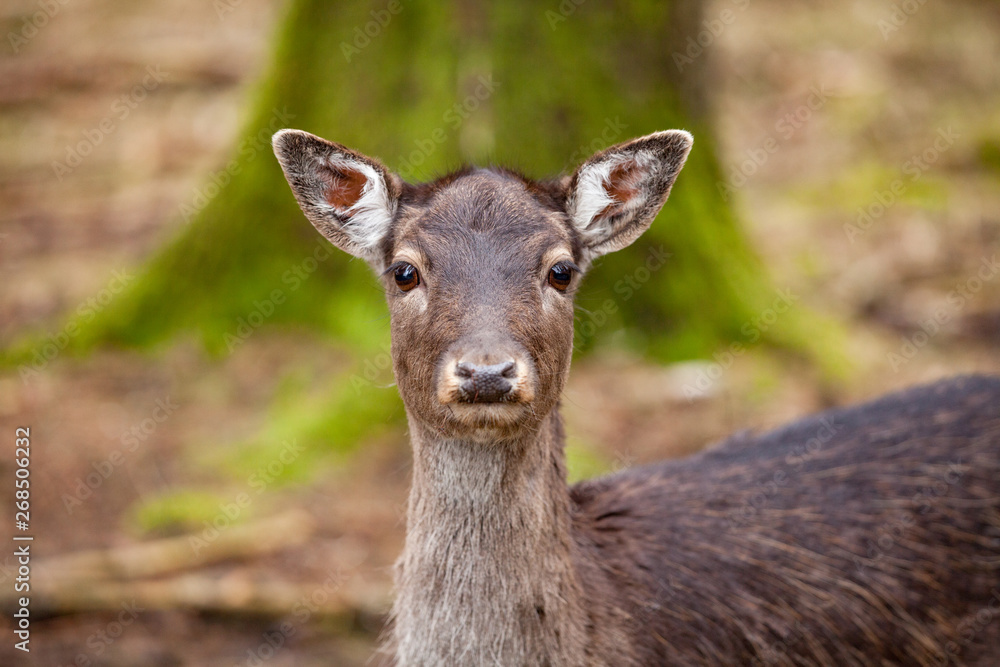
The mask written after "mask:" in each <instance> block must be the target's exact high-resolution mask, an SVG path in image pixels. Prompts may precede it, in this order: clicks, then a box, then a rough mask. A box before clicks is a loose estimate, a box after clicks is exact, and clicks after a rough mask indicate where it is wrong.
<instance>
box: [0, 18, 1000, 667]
mask: <svg viewBox="0 0 1000 667" xmlns="http://www.w3.org/2000/svg"><path fill="white" fill-rule="evenodd" d="M336 4H339V5H340V6H335V5H336ZM0 22H2V24H0V27H2V32H3V34H4V40H3V42H4V43H3V45H2V46H0V53H2V56H0V73H2V76H0V141H2V145H0V203H2V205H0V285H2V289H0V348H2V349H0V420H2V422H0V423H2V424H3V433H4V435H3V438H4V439H5V440H4V441H5V442H8V443H9V444H10V446H9V447H8V446H5V447H4V451H5V452H9V454H8V455H5V456H4V457H3V458H2V459H0V473H2V475H0V476H2V479H3V480H4V481H3V486H2V488H0V498H2V501H0V503H2V507H4V508H6V510H5V511H7V512H8V513H9V514H11V515H12V514H13V511H14V508H13V493H14V484H13V481H14V462H13V439H14V429H15V428H16V427H19V426H28V427H30V428H31V433H32V463H31V482H32V487H31V490H32V496H31V504H32V507H31V510H32V512H31V528H30V533H31V534H32V535H33V536H34V537H35V541H34V542H33V547H32V549H33V559H32V572H31V578H32V579H31V585H32V592H31V596H32V597H31V612H32V626H31V628H32V635H31V649H32V651H31V654H30V656H25V655H24V654H22V653H21V652H19V651H15V650H14V649H13V646H12V644H13V641H11V640H10V637H12V633H11V631H12V629H13V624H12V620H11V615H10V613H9V612H11V611H13V609H14V599H15V598H14V590H13V584H14V578H15V577H16V576H17V571H16V562H15V559H14V557H13V556H12V555H7V556H0V601H2V602H3V606H4V614H3V616H2V617H0V618H2V620H0V626H2V627H3V633H4V635H5V636H6V637H8V639H7V640H5V641H4V642H3V644H2V645H0V664H5V665H6V664H39V665H42V664H44V665H164V666H167V665H171V666H172V665H220V664H222V665H260V664H267V665H275V666H278V665H320V664H337V665H362V664H365V662H366V660H367V658H368V657H369V656H370V655H371V653H372V651H373V649H374V646H375V644H376V642H377V638H378V633H379V631H380V628H381V627H382V623H383V622H384V615H385V612H386V611H387V609H388V605H389V601H390V599H391V568H392V563H393V560H394V558H395V557H396V555H397V554H398V553H399V551H400V549H401V544H402V536H403V530H404V527H405V511H404V510H405V501H406V492H407V485H408V475H409V466H410V459H409V451H408V447H407V441H406V427H405V418H404V415H403V411H402V405H401V403H400V401H399V399H398V397H397V395H396V391H395V388H394V387H393V384H392V383H393V380H392V374H391V370H390V359H389V356H388V342H389V341H388V321H387V313H386V309H385V307H384V305H383V303H382V297H381V292H380V288H379V286H378V284H377V282H376V280H375V278H374V276H372V275H371V274H370V271H369V270H368V269H367V267H365V266H363V265H362V264H361V263H360V262H357V261H353V262H352V261H350V259H349V258H348V257H347V256H346V255H343V254H342V253H339V252H335V251H331V252H327V246H326V243H325V241H323V240H322V238H321V237H320V236H319V234H318V233H316V232H315V231H314V230H313V228H312V227H311V226H310V225H309V224H308V222H306V220H305V219H304V218H303V217H302V215H301V213H299V211H298V209H297V207H296V206H295V203H294V201H293V199H292V197H291V194H290V192H289V191H288V188H287V185H286V184H285V181H284V179H283V178H282V176H281V173H280V170H279V169H278V167H277V164H276V162H275V160H274V158H273V156H272V154H271V151H270V146H269V140H270V135H271V134H272V133H273V132H274V131H275V130H277V129H280V128H282V127H295V128H300V129H304V130H308V131H310V132H313V133H315V134H319V135H322V136H324V137H327V138H329V139H332V140H335V141H338V142H341V143H344V144H346V145H348V146H350V147H352V148H355V149H357V150H359V151H361V152H364V153H366V154H369V155H373V156H378V157H380V158H381V159H382V160H383V161H384V162H385V163H386V164H387V165H388V166H389V167H390V168H391V169H393V170H395V171H397V172H398V173H400V174H401V175H402V176H403V177H404V178H407V179H409V180H425V179H429V178H432V177H434V176H435V175H439V174H442V173H445V172H446V171H448V170H449V169H451V168H454V167H456V166H458V165H460V164H462V163H463V162H467V161H469V162H475V163H479V164H487V163H499V164H505V165H509V166H514V167H517V168H519V169H521V170H523V171H524V172H526V173H527V174H529V175H532V176H535V177H543V176H547V175H552V174H556V173H559V172H566V171H571V170H572V169H573V168H574V167H575V166H576V165H577V164H579V162H581V161H582V160H583V159H585V158H586V157H587V156H589V155H590V154H591V153H593V152H595V151H597V150H600V149H602V148H604V147H606V146H608V145H611V144H613V143H617V142H620V141H624V140H627V139H629V138H632V137H634V136H638V135H641V134H644V133H648V132H651V131H655V130H660V129H668V128H673V127H680V128H685V129H688V130H690V131H691V132H692V133H693V134H694V135H695V139H696V141H695V148H694V152H693V153H692V157H691V159H690V160H689V162H688V166H687V167H686V168H685V170H684V171H683V172H682V174H681V176H680V178H679V180H678V183H677V186H676V187H675V189H674V192H673V195H672V196H671V199H670V202H669V203H668V205H667V207H666V210H665V211H664V212H663V213H662V214H661V215H660V216H659V218H658V220H657V222H656V223H654V226H653V228H652V229H651V230H650V232H649V233H647V234H646V235H645V237H643V239H641V241H640V242H638V243H636V244H635V245H634V246H632V247H630V248H629V249H627V250H624V251H622V252H619V253H616V254H614V255H611V256H609V257H607V258H606V259H605V260H603V261H602V262H601V263H600V264H599V265H598V266H597V267H596V268H595V270H594V271H593V272H592V273H591V275H589V276H588V279H587V281H586V286H585V289H584V291H583V292H582V293H581V294H580V297H579V300H578V316H577V323H576V327H577V336H576V358H575V362H574V368H573V372H572V374H571V380H570V382H569V386H568V388H567V390H566V393H565V397H564V400H563V413H564V416H565V418H566V421H567V427H568V432H569V452H568V455H569V460H570V467H571V476H572V478H573V479H580V478H583V477H588V476H592V475H595V474H600V473H604V472H608V471H613V470H616V469H619V468H622V467H625V466H629V465H635V464H638V463H643V462H647V461H652V460H657V459H661V458H665V457H673V456H681V455H685V454H687V453H690V452H693V451H697V450H698V449H700V448H702V447H703V446H705V445H707V444H710V443H712V442H713V441H716V440H718V439H720V438H723V437H725V436H726V435H727V434H729V433H732V432H734V431H738V430H742V429H755V430H762V429H767V428H770V427H773V426H776V425H778V424H781V423H783V422H785V421H787V420H789V419H793V418H795V417H797V416H800V415H803V414H806V413H809V412H812V411H816V410H819V409H823V408H826V407H830V406H833V405H842V404H846V403H851V402H855V401H859V400H863V399H865V398H868V397H872V396H875V395H878V394H880V393H883V392H885V391H888V390H892V389H896V388H901V387H905V386H908V385H912V384H915V383H919V382H924V381H929V380H932V379H935V378H939V377H944V376H949V375H953V374H958V373H964V372H973V371H979V372H1000V263H998V260H1000V39H998V35H1000V5H998V4H997V3H996V2H989V1H987V0H954V1H952V2H949V3H922V2H915V1H913V2H911V1H909V0H903V1H899V2H892V1H890V0H876V1H874V2H872V1H865V2H862V1H861V0H857V1H852V0H840V1H836V2H834V1H830V2H821V1H819V0H808V1H806V2H798V3H794V4H791V5H790V4H789V3H783V2H779V1H778V0H705V1H697V0H671V1H670V2H652V1H649V2H639V1H636V2H612V3H606V2H598V1H597V0H561V1H556V0H552V1H551V2H529V1H528V0H514V1H511V2H504V3H499V2H498V3H492V4H491V3H475V2H467V1H461V0H458V1H455V2H448V3H416V2H407V1H406V0H374V1H373V2H370V3H368V2H357V3H326V2H320V1H319V0H214V2H196V1H194V0H161V1H159V2H147V1H144V0H131V1H128V2H126V1H125V0H9V1H8V2H5V3H4V5H3V7H2V9H0ZM650 258H665V261H662V262H660V261H659V260H657V261H656V262H654V263H651V264H650V266H653V265H654V264H658V265H659V268H654V269H652V270H647V269H645V268H643V267H644V266H645V263H646V260H647V259H650ZM755 481H756V480H747V484H748V485H752V484H754V483H755ZM8 489H9V490H8ZM5 521H8V520H6V519H5ZM10 521H12V519H10ZM10 521H8V523H7V525H8V526H10V525H11V523H10ZM4 531H5V532H7V531H10V532H11V533H13V528H4ZM6 551H9V550H5V552H6Z"/></svg>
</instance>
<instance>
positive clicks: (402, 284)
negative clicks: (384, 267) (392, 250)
mask: <svg viewBox="0 0 1000 667" xmlns="http://www.w3.org/2000/svg"><path fill="white" fill-rule="evenodd" d="M392 277H393V278H395V279H396V287H398V288H399V289H401V290H403V291H404V292H409V291H410V290H411V289H413V288H414V287H416V286H417V285H419V284H420V274H419V273H417V269H416V267H415V266H413V265H412V264H407V263H406V262H402V263H400V264H399V266H397V267H396V268H395V270H393V272H392Z"/></svg>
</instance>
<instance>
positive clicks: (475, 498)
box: [275, 131, 1000, 666]
mask: <svg viewBox="0 0 1000 667" xmlns="http://www.w3.org/2000/svg"><path fill="white" fill-rule="evenodd" d="M689 148H690V136H689V135H686V133H681V132H664V133H657V134H654V135H650V136H648V137H643V138H640V139H637V140H634V141H631V142H628V143H625V144H621V145H619V146H615V147H612V148H610V149H608V150H607V151H603V152H601V153H598V154H597V155H595V156H594V157H592V158H590V159H589V160H587V161H586V162H585V163H584V164H583V165H582V166H581V167H580V169H578V170H577V172H576V173H575V174H573V175H572V176H571V177H567V178H562V179H559V180H555V181H549V182H544V183H537V182H533V181H531V180H529V179H526V178H524V177H523V176H520V175H518V174H516V173H513V172H510V171H507V170H503V169H486V170H484V169H471V168H470V169H464V170H461V171H459V172H455V173H454V174H450V175H448V176H446V177H444V178H442V179H439V180H438V181H435V182H433V183H429V184H423V185H417V186H413V185H408V184H403V183H402V182H401V181H399V180H398V178H397V177H395V176H393V175H391V174H389V173H388V171H387V170H386V169H385V168H384V167H382V166H381V165H380V164H378V163H377V162H376V161H374V160H372V159H371V158H366V157H364V156H361V155H360V154H357V153H354V152H352V151H349V150H348V149H346V148H344V147H342V146H339V145H337V144H332V143H330V142H326V141H324V140H322V139H319V138H317V137H312V136H311V135H306V134H305V133H301V132H294V131H283V132H281V133H279V134H278V135H276V137H275V151H276V153H277V154H278V157H279V160H280V161H281V163H282V167H283V169H284V170H285V173H286V176H287V177H288V180H289V183H290V184H291V186H292V189H293V191H294V192H295V195H296V197H297V199H298V200H299V202H300V204H302V208H303V211H304V212H305V213H306V215H307V217H309V219H310V220H311V221H312V222H313V224H314V225H316V227H317V229H319V230H320V231H321V232H323V233H324V234H325V235H326V236H327V238H329V239H330V240H331V242H333V243H334V244H336V245H338V246H339V247H341V248H343V249H345V250H347V251H348V252H352V253H354V254H357V255H359V256H362V257H365V258H366V259H367V260H368V261H369V262H370V263H371V264H372V265H373V267H374V268H375V269H376V270H377V271H379V272H380V273H381V274H382V280H383V281H384V285H385V291H386V297H387V300H388V303H389V309H390V313H391V317H392V323H391V326H392V341H393V363H394V370H395V373H396V379H397V382H398V386H399V391H400V394H401V396H402V397H403V401H404V403H405V405H406V409H407V415H408V418H409V421H410V432H411V440H412V445H413V455H414V467H413V486H412V490H411V495H410V504H409V516H408V522H407V536H406V546H405V549H404V553H403V556H402V557H401V558H400V560H399V563H398V566H397V573H396V585H397V589H398V595H397V599H396V603H395V606H394V613H393V616H394V619H393V627H392V630H391V633H390V636H389V639H388V642H387V645H386V648H385V652H386V658H387V662H389V663H392V664H398V665H505V666H506V665H549V666H556V665H566V666H576V665H626V666H627V665H662V664H677V665H734V664H774V665H869V664H883V665H889V664H909V665H943V664H948V663H949V662H953V663H956V664H970V665H995V664H998V663H1000V646H998V638H1000V407H998V406H1000V380H997V379H990V378H982V377H970V378H961V379H957V380H953V381H948V382H942V383H938V384H936V385H931V386H928V387H923V388H918V389H914V390H911V391H909V392H904V393H901V394H896V395H893V396H889V397H886V398H883V399H881V400H879V401H876V402H873V403H869V404H867V405H863V406H859V407H855V408H848V409H843V410H836V411H832V412H828V413H825V414H823V415H818V416H816V417H811V418H808V419H804V420H802V421H800V422H797V423H795V424H792V425H789V426H787V427H785V428H783V429H780V430H778V431H774V432H772V433H769V434H765V435H762V436H757V437H751V436H738V437H736V438H733V439H731V440H729V441H727V442H725V443H723V444H721V445H718V446H716V447H714V448H711V449H710V450H708V451H705V452H703V453H701V454H699V455H697V456H694V457H691V458H689V459H687V460H683V461H676V462H669V463H663V464H658V465H653V466H646V467H642V468H635V469H632V470H628V471H625V472H622V473H619V474H617V475H613V476H609V477H604V478H601V479H597V480H592V481H589V482H584V483H582V484H578V485H576V486H574V487H572V488H568V487H567V484H566V470H565V462H564V455H563V447H564V443H565V437H564V434H563V430H562V423H561V421H560V417H559V412H558V398H559V395H560V394H561V392H562V389H563V386H564V384H565V380H566V376H567V373H568V370H569V363H570V358H571V353H572V336H573V331H572V328H573V302H572V299H573V294H574V292H575V290H576V287H577V286H578V284H579V279H580V276H579V275H576V276H574V277H573V280H572V282H571V284H570V287H569V289H568V290H567V291H566V292H562V291H560V290H557V289H555V288H554V287H552V286H550V285H549V283H548V282H547V275H548V272H549V270H550V269H551V268H552V267H553V266H554V265H556V264H559V265H560V266H562V267H563V269H561V270H563V271H565V270H568V269H566V268H565V267H566V266H567V265H568V264H575V265H576V266H577V267H579V268H580V269H585V268H586V267H587V266H588V265H589V263H590V261H591V260H592V259H593V258H594V257H596V256H598V255H600V254H602V253H604V252H608V251H610V250H613V249H617V248H621V247H623V246H625V245H627V244H628V243H630V242H631V241H632V240H634V239H635V238H636V237H637V236H638V235H639V234H641V233H642V231H644V230H645V229H646V228H647V227H648V226H649V224H650V223H651V222H652V219H653V217H654V216H655V214H656V212H657V211H659V209H660V207H661V206H662V205H663V203H664V201H665V200H666V197H667V195H668V194H669V191H670V188H671V186H672V184H673V182H674V179H675V178H676V177H677V173H678V172H679V170H680V168H681V166H682V165H683V162H684V159H685V157H686V155H687V151H688V149H689ZM331 164H332V165H335V167H336V170H337V173H338V174H340V176H339V177H338V179H339V180H345V181H348V182H351V183H357V182H358V180H357V179H358V178H363V179H364V183H365V184H364V186H363V187H362V188H355V191H354V194H352V195H350V196H347V195H345V194H344V193H343V191H340V192H338V193H337V195H336V196H335V197H334V199H335V200H336V202H337V206H336V207H334V208H333V209H332V210H331V209H330V208H329V207H324V206H323V202H324V201H325V202H327V203H328V204H329V203H330V197H331V192H330V189H331V188H332V187H334V185H336V182H332V181H331V180H330V179H329V178H327V177H324V174H328V173H329V172H330V169H331V167H330V165H331ZM372 170H374V171H372ZM373 173H374V174H375V176H374V177H375V178H377V179H383V181H381V182H378V183H371V182H370V180H368V179H369V178H370V177H371V174H373ZM365 174H368V176H365ZM338 179H334V181H337V180H338ZM378 188H383V189H382V190H380V189H378ZM369 192H385V193H388V201H387V204H386V209H385V211H384V213H385V214H386V215H387V216H388V218H384V219H389V220H391V224H389V225H388V226H387V228H386V229H384V230H381V229H380V228H378V227H377V225H378V224H379V221H380V220H383V217H381V213H383V212H381V211H374V212H372V211H370V210H369V211H365V212H360V213H359V212H358V210H357V209H356V208H352V207H351V201H350V198H351V197H355V198H359V197H364V196H365V193H369ZM345 196H347V199H348V201H344V200H343V198H344V197H345ZM366 221H374V222H372V223H371V224H368V222H366ZM366 225H367V227H366ZM372 225H375V227H372ZM375 231H378V232H379V233H378V235H377V236H375V235H374V232H375ZM373 238H374V239H376V241H377V243H376V244H374V245H373V243H372V239H373ZM403 263H406V264H410V265H412V266H413V267H415V269H416V270H417V271H418V272H419V275H420V284H419V286H417V287H416V288H413V289H410V290H407V291H402V290H401V289H399V288H398V287H396V285H395V282H394V277H393V267H398V266H402V265H405V264H403ZM386 267H389V270H388V271H384V269H385V268H386ZM506 363H512V364H514V366H513V367H512V368H516V372H515V373H513V374H512V376H511V379H510V382H509V387H508V388H509V391H508V392H507V393H504V394H502V396H499V397H498V398H496V399H495V400H494V399H490V401H489V402H477V401H475V400H470V399H469V398H468V396H469V395H468V392H463V391H462V389H461V386H462V384H461V383H462V382H463V381H464V379H466V378H467V377H468V373H466V375H463V376H460V374H459V373H458V371H457V370H456V369H457V368H458V367H459V366H460V365H462V366H463V367H470V368H471V367H480V366H481V367H483V368H486V367H489V368H493V367H499V366H502V365H503V364H506ZM477 364H478V365H480V366H476V365H477ZM491 382H500V383H502V382H503V380H498V379H496V378H493V379H492V380H491ZM491 386H494V385H491ZM504 386H505V387H506V385H504Z"/></svg>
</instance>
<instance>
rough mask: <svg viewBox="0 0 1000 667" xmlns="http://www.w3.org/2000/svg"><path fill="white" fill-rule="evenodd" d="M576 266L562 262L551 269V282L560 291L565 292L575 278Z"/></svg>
mask: <svg viewBox="0 0 1000 667" xmlns="http://www.w3.org/2000/svg"><path fill="white" fill-rule="evenodd" d="M573 271H574V267H572V266H570V265H569V264H566V263H564V262H560V263H558V264H556V265H555V266H553V267H552V268H551V269H549V284H550V285H552V286H553V287H555V288H556V289H557V290H559V291H560V292H565V291H566V289H567V288H568V287H569V284H570V281H572V280H573Z"/></svg>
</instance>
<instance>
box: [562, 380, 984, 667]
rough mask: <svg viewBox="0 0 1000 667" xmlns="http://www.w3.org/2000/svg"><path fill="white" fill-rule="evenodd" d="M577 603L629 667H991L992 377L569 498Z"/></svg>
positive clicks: (797, 426) (587, 487) (937, 388)
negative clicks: (628, 652)
mask: <svg viewBox="0 0 1000 667" xmlns="http://www.w3.org/2000/svg"><path fill="white" fill-rule="evenodd" d="M571 498H572V502H573V505H574V515H573V516H574V519H573V524H574V535H575V536H576V537H577V540H576V541H577V544H578V546H579V549H580V551H581V552H582V554H581V555H582V560H583V561H586V562H589V563H594V562H596V563H600V564H601V566H600V571H599V572H595V571H592V570H588V569H587V568H586V567H584V568H582V569H581V571H582V572H588V573H589V576H587V577H586V578H585V579H584V580H583V584H584V589H585V592H586V593H585V596H586V597H587V598H589V599H601V598H605V599H609V600H613V601H614V603H615V604H617V605H620V607H621V608H622V609H623V610H625V611H626V612H627V613H628V614H629V615H630V616H631V617H633V618H634V619H640V622H638V623H633V624H631V627H632V628H633V629H634V633H633V636H632V646H633V647H634V650H635V651H636V654H637V655H636V658H638V661H639V662H640V664H678V665H684V664H704V665H723V664H725V665H733V664H768V665H802V664H808V665H870V664H875V663H874V660H875V659H876V656H879V657H881V659H882V660H883V661H885V662H883V663H882V664H901V665H903V664H905V665H944V664H970V665H997V664H1000V663H998V662H997V661H998V659H1000V658H998V656H1000V379H996V378H987V377H976V376H973V377H964V378H959V379H956V380H951V381H946V382H940V383H937V384H933V385H929V386H925V387H920V388H916V389H911V390H909V391H905V392H901V393H897V394H893V395H890V396H887V397H885V398H882V399H880V400H877V401H875V402H872V403H868V404H865V405H861V406H858V407H852V408H845V409H838V410H832V411H829V412H826V413H823V414H820V415H816V416H813V417H809V418H807V419H804V420H801V421H799V422H796V423H794V424H791V425H789V426H786V427H784V428H781V429H779V430H776V431H772V432H770V433H767V434H765V435H761V436H758V437H749V436H742V437H735V438H732V439H730V440H727V441H725V442H723V443H721V444H719V445H717V446H715V447H713V448H711V449H709V450H706V451H704V452H702V453H701V454H698V455H696V456H693V457H691V458H688V459H686V460H681V461H671V462H667V463H660V464H656V465H650V466H645V467H640V468H634V469H631V470H628V471H625V472H622V473H620V474H617V475H614V476H610V477H604V478H601V479H597V480H593V481H588V482H583V483H581V484H577V485H576V486H575V487H573V488H572V489H571Z"/></svg>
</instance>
